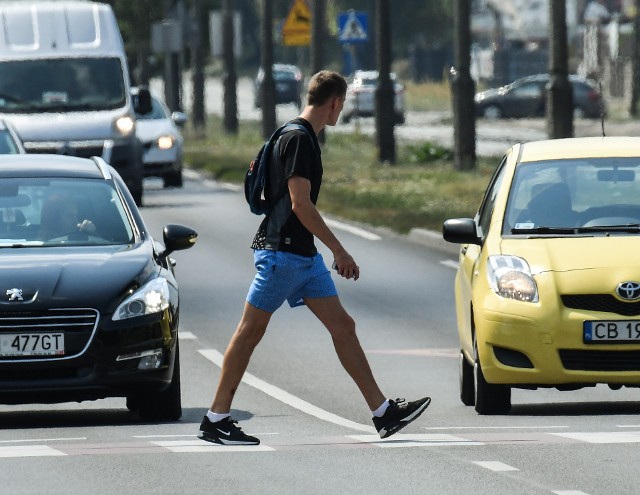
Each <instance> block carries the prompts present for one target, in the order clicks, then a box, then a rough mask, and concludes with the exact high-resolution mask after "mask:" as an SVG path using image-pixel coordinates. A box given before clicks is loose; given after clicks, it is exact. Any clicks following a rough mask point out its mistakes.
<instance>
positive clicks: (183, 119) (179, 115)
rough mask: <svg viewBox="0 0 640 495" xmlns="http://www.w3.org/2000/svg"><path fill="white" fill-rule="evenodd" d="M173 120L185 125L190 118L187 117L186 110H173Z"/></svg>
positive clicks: (175, 122) (180, 125)
mask: <svg viewBox="0 0 640 495" xmlns="http://www.w3.org/2000/svg"><path fill="white" fill-rule="evenodd" d="M171 120H173V123H174V124H175V125H177V126H178V127H183V126H184V125H185V124H186V123H187V121H188V120H189V117H187V114H186V113H184V112H173V113H172V114H171Z"/></svg>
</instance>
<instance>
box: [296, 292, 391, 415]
mask: <svg viewBox="0 0 640 495" xmlns="http://www.w3.org/2000/svg"><path fill="white" fill-rule="evenodd" d="M304 302H305V304H306V305H307V306H308V308H309V309H310V310H311V311H312V312H313V314H315V315H316V317H317V318H318V319H319V320H320V321H321V322H322V324H323V325H324V326H325V327H327V330H329V333H330V334H331V338H332V339H333V345H334V347H335V349H336V353H337V354H338V358H339V359H340V362H341V363H342V366H343V367H344V369H345V370H346V371H347V373H349V375H350V376H351V378H352V379H353V381H354V382H355V383H356V385H357V386H358V388H359V389H360V392H361V393H362V395H363V396H364V400H365V401H366V402H367V405H368V406H369V409H370V410H372V411H374V410H376V409H377V408H378V407H380V405H381V404H382V403H383V402H384V401H385V400H386V397H385V396H384V395H383V394H382V392H381V391H380V388H379V387H378V384H377V383H376V380H375V378H374V377H373V373H372V372H371V367H370V366H369V362H368V361H367V357H366V356H365V354H364V351H363V350H362V346H361V345H360V341H359V340H358V336H357V335H356V325H355V322H354V321H353V318H351V316H349V314H348V313H347V312H346V310H345V309H344V307H343V306H342V304H341V303H340V299H339V298H338V296H331V297H319V298H307V299H305V301H304Z"/></svg>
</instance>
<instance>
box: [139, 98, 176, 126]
mask: <svg viewBox="0 0 640 495" xmlns="http://www.w3.org/2000/svg"><path fill="white" fill-rule="evenodd" d="M168 118H169V116H168V115H167V112H165V110H164V108H163V107H162V104H161V103H160V102H159V101H158V100H157V99H156V98H153V97H152V98H151V111H150V112H149V113H145V114H139V113H136V119H138V120H160V119H168Z"/></svg>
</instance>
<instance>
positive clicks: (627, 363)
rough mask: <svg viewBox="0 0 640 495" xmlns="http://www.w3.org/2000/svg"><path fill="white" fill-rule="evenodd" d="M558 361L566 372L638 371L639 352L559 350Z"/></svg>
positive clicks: (639, 366)
mask: <svg viewBox="0 0 640 495" xmlns="http://www.w3.org/2000/svg"><path fill="white" fill-rule="evenodd" d="M558 352H559V353H560V360H561V361H562V366H563V367H564V368H565V369H567V370H576V371H578V370H579V371H640V351H574V350H566V349H561V350H559V351H558Z"/></svg>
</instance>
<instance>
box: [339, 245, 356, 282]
mask: <svg viewBox="0 0 640 495" xmlns="http://www.w3.org/2000/svg"><path fill="white" fill-rule="evenodd" d="M333 263H334V266H335V268H336V272H338V275H340V276H341V277H344V278H346V279H347V280H349V279H351V278H352V279H353V280H358V279H359V278H360V267H359V266H358V265H357V264H356V261H355V260H354V259H353V257H352V256H351V255H350V254H349V253H347V252H345V253H344V254H340V255H337V256H336V257H335V258H334V261H333Z"/></svg>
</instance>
